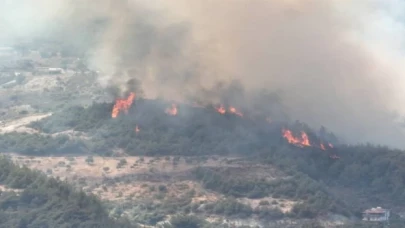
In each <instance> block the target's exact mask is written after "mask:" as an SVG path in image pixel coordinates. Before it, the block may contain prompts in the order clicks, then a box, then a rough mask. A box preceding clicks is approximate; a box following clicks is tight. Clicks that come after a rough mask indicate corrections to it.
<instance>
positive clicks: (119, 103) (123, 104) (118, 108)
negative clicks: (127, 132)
mask: <svg viewBox="0 0 405 228" xmlns="http://www.w3.org/2000/svg"><path fill="white" fill-rule="evenodd" d="M134 99H135V93H130V94H129V96H128V98H126V99H116V100H115V104H114V107H113V109H112V112H111V117H112V118H117V117H118V115H119V114H120V112H122V111H124V112H125V113H128V109H129V108H130V107H131V105H132V102H133V101H134Z"/></svg>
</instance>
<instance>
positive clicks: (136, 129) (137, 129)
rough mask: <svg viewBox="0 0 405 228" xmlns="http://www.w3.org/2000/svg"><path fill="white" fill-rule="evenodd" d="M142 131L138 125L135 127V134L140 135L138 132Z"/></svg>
mask: <svg viewBox="0 0 405 228" xmlns="http://www.w3.org/2000/svg"><path fill="white" fill-rule="evenodd" d="M140 131H141V129H139V127H138V125H136V126H135V132H136V133H138V132H140Z"/></svg>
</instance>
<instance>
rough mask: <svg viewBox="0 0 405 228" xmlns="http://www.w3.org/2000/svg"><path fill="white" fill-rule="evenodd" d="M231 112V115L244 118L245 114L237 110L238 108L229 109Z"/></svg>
mask: <svg viewBox="0 0 405 228" xmlns="http://www.w3.org/2000/svg"><path fill="white" fill-rule="evenodd" d="M229 112H230V113H233V114H235V115H238V116H240V117H242V116H243V113H241V112H239V111H238V110H236V108H234V107H232V106H230V107H229Z"/></svg>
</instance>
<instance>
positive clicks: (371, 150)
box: [0, 99, 405, 219]
mask: <svg viewBox="0 0 405 228" xmlns="http://www.w3.org/2000/svg"><path fill="white" fill-rule="evenodd" d="M166 107H170V103H167V102H164V101H161V100H142V99H140V100H137V101H136V105H133V106H132V107H131V109H130V110H129V112H128V114H126V115H120V116H118V118H111V110H112V104H106V103H104V104H93V105H92V106H90V107H88V108H83V107H70V108H68V109H65V110H62V111H60V112H57V113H54V114H53V115H52V116H50V117H48V118H46V119H43V120H41V121H38V122H34V123H32V124H31V125H30V127H32V128H33V129H36V130H38V131H39V132H41V134H21V133H9V134H4V135H2V136H1V137H0V142H1V143H0V145H1V147H2V148H1V149H2V150H3V151H15V152H19V153H22V154H26V155H50V154H52V155H57V154H59V155H62V154H67V153H70V154H72V153H76V154H83V153H96V154H100V155H103V156H111V155H113V153H112V151H113V150H114V149H122V150H123V151H124V152H125V153H126V154H128V155H147V156H167V155H175V156H180V155H181V156H196V155H198V156H211V155H223V156H231V155H232V156H238V157H243V159H245V160H248V161H252V162H256V163H257V164H263V165H274V166H275V167H278V168H279V169H280V170H282V171H283V172H285V173H286V174H288V175H289V178H288V179H283V180H278V181H275V182H274V181H270V182H269V181H266V180H263V179H260V178H258V179H246V178H235V177H234V176H232V175H227V172H230V171H229V170H227V169H216V168H197V169H195V171H194V172H193V175H194V178H195V179H196V180H197V181H199V182H200V183H201V184H202V185H203V186H204V187H205V188H206V189H209V190H211V191H214V192H218V193H220V194H224V195H225V196H229V197H236V198H241V197H247V198H250V199H254V198H260V197H267V196H271V197H273V198H279V197H282V198H286V199H292V200H299V201H302V203H300V204H297V205H296V206H294V208H293V210H292V211H291V212H289V213H284V214H283V213H280V212H279V211H268V212H260V211H254V210H252V209H251V208H250V209H249V208H243V207H242V208H239V209H236V208H238V207H239V206H238V205H237V204H236V206H230V207H231V208H234V209H235V211H234V212H232V213H231V214H236V215H242V214H245V215H251V214H256V215H260V213H265V214H263V215H267V217H272V218H274V219H279V218H283V217H285V216H286V217H289V218H317V217H320V216H326V215H327V214H330V213H332V214H339V215H344V216H346V217H348V218H353V217H355V218H360V216H361V211H362V210H364V209H365V208H368V207H371V206H375V205H376V204H378V205H379V206H383V207H388V208H392V209H393V210H394V212H395V211H398V212H399V211H401V210H402V209H403V206H402V205H403V203H404V202H405V195H404V193H403V189H404V187H405V180H404V178H403V177H404V176H405V169H404V168H403V167H405V154H404V153H403V151H399V150H393V149H389V148H387V147H380V146H373V145H357V146H350V145H344V144H340V143H339V140H338V139H337V137H336V136H335V135H333V134H332V133H330V132H328V131H327V130H325V129H324V128H322V129H320V130H314V129H311V128H310V127H309V126H307V125H306V124H303V123H300V122H295V123H286V122H281V121H279V122H277V121H268V120H266V119H265V118H256V117H255V118H253V117H250V116H249V115H248V114H247V115H243V116H242V115H236V114H235V113H225V114H221V113H218V111H216V110H215V108H213V107H211V106H207V107H192V106H188V105H178V106H177V108H178V113H177V110H176V115H169V114H167V113H165V111H164V110H165V108H166ZM287 128H288V129H289V130H290V131H291V132H293V134H294V135H299V133H300V132H305V135H306V137H308V138H307V140H308V142H305V143H307V144H308V145H307V144H305V143H304V142H303V143H302V144H300V145H294V143H291V141H288V140H287V138H286V137H285V135H283V129H287ZM68 130H73V131H74V132H75V134H74V135H69V136H68V135H64V134H59V135H56V133H60V132H64V131H68ZM295 140H296V139H295ZM324 144H325V145H329V146H327V147H326V148H325V146H324ZM234 209H228V212H227V213H229V210H230V211H233V210H234ZM194 212H198V211H194ZM205 212H210V213H219V214H223V213H225V211H224V209H222V210H221V209H220V207H218V208H217V209H216V210H212V211H205ZM266 213H267V214H266Z"/></svg>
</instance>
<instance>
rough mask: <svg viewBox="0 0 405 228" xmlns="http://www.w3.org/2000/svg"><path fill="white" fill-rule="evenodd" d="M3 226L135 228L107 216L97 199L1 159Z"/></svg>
mask: <svg viewBox="0 0 405 228" xmlns="http://www.w3.org/2000/svg"><path fill="white" fill-rule="evenodd" d="M0 184H1V186H2V191H1V194H0V227H4V228H9V227H18V228H28V227H29V228H46V227H49V228H51V227H66V228H67V227H83V228H90V227H92V228H96V227H97V228H98V227H105V228H110V227H128V228H129V227H134V226H131V225H129V224H128V223H125V222H119V221H114V220H112V219H110V218H109V217H108V214H107V212H106V211H105V209H104V208H103V206H102V204H101V203H100V202H99V200H98V199H96V198H95V197H94V196H91V195H86V194H85V193H84V192H77V191H75V190H74V189H73V188H72V187H71V186H69V185H68V184H67V183H65V182H63V181H61V180H57V179H53V178H47V177H45V176H44V175H43V174H41V173H39V172H35V171H32V170H29V169H27V168H25V167H18V166H16V165H14V164H13V163H12V162H11V161H9V160H8V159H7V158H4V157H1V158H0Z"/></svg>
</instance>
